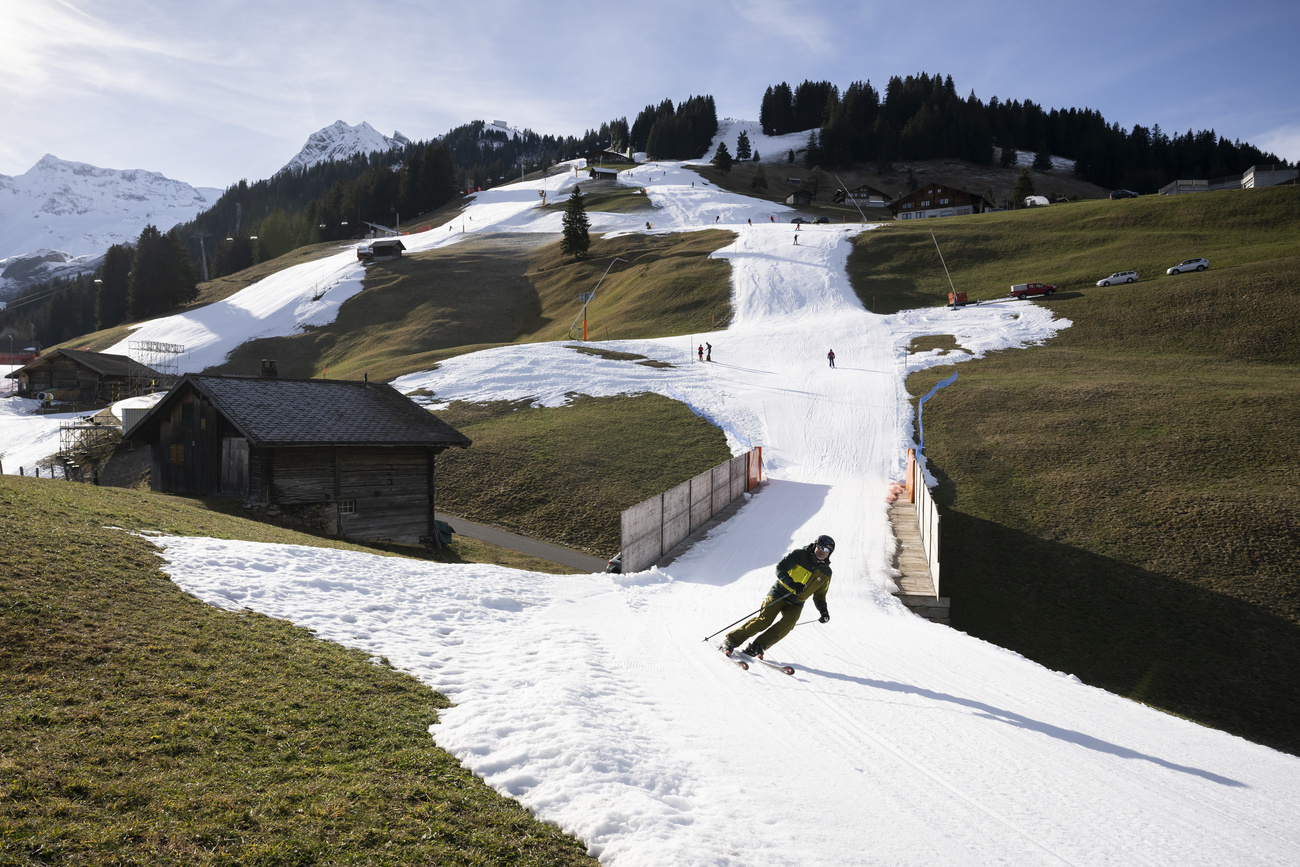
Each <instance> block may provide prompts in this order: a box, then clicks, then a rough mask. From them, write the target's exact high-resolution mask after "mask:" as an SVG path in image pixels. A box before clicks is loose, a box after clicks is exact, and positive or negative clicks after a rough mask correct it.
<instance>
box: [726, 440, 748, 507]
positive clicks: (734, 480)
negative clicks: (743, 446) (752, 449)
mask: <svg viewBox="0 0 1300 867" xmlns="http://www.w3.org/2000/svg"><path fill="white" fill-rule="evenodd" d="M727 466H728V467H729V469H730V472H731V491H730V495H729V496H728V497H727V503H728V504H731V503H734V502H736V500H738V499H739V498H740V495H741V494H743V493H745V479H746V476H747V472H746V471H747V470H748V469H749V453H748V452H746V453H745V454H743V455H736V456H735V457H734V458H732V459H731V460H730V461H729V462H728V464H727Z"/></svg>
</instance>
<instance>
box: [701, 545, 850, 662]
mask: <svg viewBox="0 0 1300 867" xmlns="http://www.w3.org/2000/svg"><path fill="white" fill-rule="evenodd" d="M834 550H835V540H834V539H832V538H831V537H830V536H818V537H817V541H816V542H813V543H812V544H811V545H809V546H807V547H806V548H795V549H794V550H793V551H791V552H790V553H789V554H786V555H785V556H784V557H782V558H781V562H780V563H777V564H776V583H775V584H773V585H772V589H771V590H769V591H768V593H767V598H766V599H764V600H763V607H762V608H760V609H759V610H758V614H756V615H754V617H752V618H751V619H749V620H747V621H746V622H745V623H744V625H742V626H740V627H738V628H736V629H733V630H731V631H730V632H728V633H727V637H726V638H725V639H724V640H723V642H722V649H723V651H725V652H726V654H727V655H728V656H730V655H731V653H732V651H733V650H735V648H736V646H737V645H738V644H740V642H742V641H744V640H745V639H747V638H749V637H750V636H752V635H754V634H756V633H760V632H761V633H762V634H761V635H759V636H758V637H757V638H755V639H754V640H753V641H751V642H750V643H749V644H748V645H746V646H745V648H744V649H742V650H741V651H740V652H741V653H744V654H748V655H749V656H757V657H758V658H759V659H762V658H763V652H764V651H766V650H769V649H770V648H771V647H772V645H774V644H776V643H777V642H778V641H780V640H781V639H782V638H785V636H786V635H787V634H788V633H789V632H790V630H791V629H794V627H795V624H796V623H798V622H799V615H800V614H802V613H803V604H804V603H805V602H807V601H808V598H809V597H812V601H813V605H816V606H817V613H818V614H820V615H821V616H820V617H818V618H817V622H818V623H827V622H829V621H830V619H831V615H830V611H829V609H827V607H826V591H827V589H829V588H830V586H831V552H833V551H834Z"/></svg>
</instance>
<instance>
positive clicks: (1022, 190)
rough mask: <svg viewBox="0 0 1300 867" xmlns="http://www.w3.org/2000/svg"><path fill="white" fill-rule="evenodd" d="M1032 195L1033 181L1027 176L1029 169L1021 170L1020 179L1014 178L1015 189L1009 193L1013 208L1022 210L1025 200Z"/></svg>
mask: <svg viewBox="0 0 1300 867" xmlns="http://www.w3.org/2000/svg"><path fill="white" fill-rule="evenodd" d="M1032 195H1034V179H1033V178H1031V177H1030V176H1029V169H1021V170H1020V177H1018V178H1016V186H1015V189H1014V190H1012V192H1011V201H1012V205H1013V207H1016V208H1023V207H1024V206H1025V199H1027V198H1029V197H1030V196H1032Z"/></svg>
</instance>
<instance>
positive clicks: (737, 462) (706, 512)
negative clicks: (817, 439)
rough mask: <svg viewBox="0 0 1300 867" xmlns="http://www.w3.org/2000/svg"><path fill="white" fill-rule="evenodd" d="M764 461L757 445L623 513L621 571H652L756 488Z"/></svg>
mask: <svg viewBox="0 0 1300 867" xmlns="http://www.w3.org/2000/svg"><path fill="white" fill-rule="evenodd" d="M762 460H763V451H762V449H761V448H756V449H753V450H751V451H749V452H746V453H745V454H743V455H737V456H736V457H734V458H732V459H731V460H729V461H727V462H725V463H722V464H718V466H716V467H714V468H713V469H711V470H708V471H706V472H703V473H700V474H699V475H698V476H696V477H695V478H693V479H690V480H688V481H685V482H682V483H681V484H680V485H678V486H677V487H675V488H673V489H672V490H670V491H665V492H664V493H662V494H659V495H657V496H654V497H651V498H650V499H648V500H645V501H643V502H640V503H637V504H636V505H635V506H632V507H631V508H630V509H627V510H626V511H624V512H623V514H622V520H621V523H622V535H623V571H624V572H640V571H642V570H644V569H648V568H649V567H650V566H652V565H654V563H655V562H657V561H658V560H659V558H660V557H662V556H663V555H664V554H666V553H668V552H669V551H670V550H672V548H673V546H674V545H676V544H678V543H679V542H681V541H682V540H683V539H685V538H686V537H687V536H689V535H690V534H691V533H693V532H694V531H695V530H698V529H699V528H700V527H702V526H703V525H704V524H705V522H707V521H708V520H709V519H710V518H712V517H713V516H714V515H715V514H717V513H718V512H720V511H722V510H723V509H725V508H726V507H727V506H729V505H731V504H732V503H733V502H734V501H735V500H737V499H738V498H739V497H740V495H741V494H743V493H745V491H748V490H751V489H752V488H755V487H757V486H758V483H759V481H760V480H761V466H762Z"/></svg>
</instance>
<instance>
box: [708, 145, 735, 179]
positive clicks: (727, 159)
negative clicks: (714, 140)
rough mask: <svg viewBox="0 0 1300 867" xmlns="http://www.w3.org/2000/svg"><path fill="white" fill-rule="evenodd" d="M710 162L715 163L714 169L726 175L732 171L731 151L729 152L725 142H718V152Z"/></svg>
mask: <svg viewBox="0 0 1300 867" xmlns="http://www.w3.org/2000/svg"><path fill="white" fill-rule="evenodd" d="M710 162H711V163H713V166H714V168H716V169H717V170H718V171H720V172H722V173H723V174H724V175H725V174H727V173H728V172H730V171H731V151H729V150H727V143H726V142H725V141H724V142H718V152H717V153H715V154H714V155H713V159H712V160H710Z"/></svg>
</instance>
